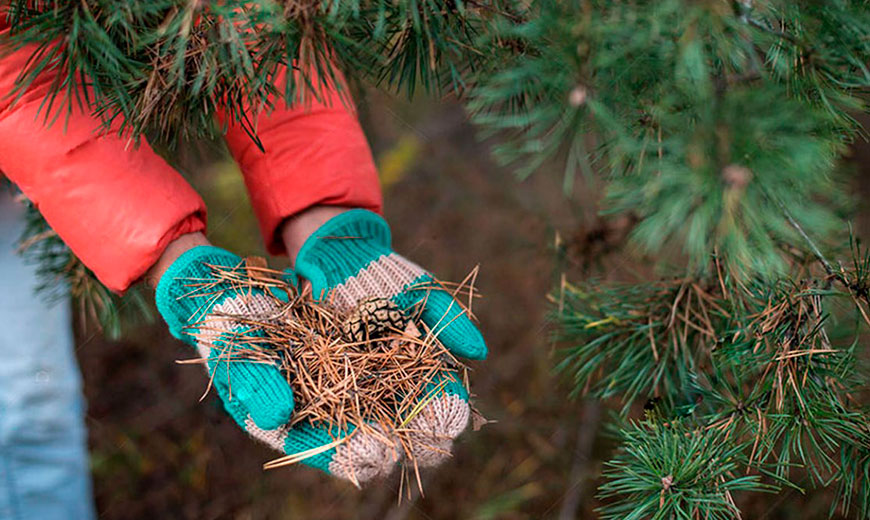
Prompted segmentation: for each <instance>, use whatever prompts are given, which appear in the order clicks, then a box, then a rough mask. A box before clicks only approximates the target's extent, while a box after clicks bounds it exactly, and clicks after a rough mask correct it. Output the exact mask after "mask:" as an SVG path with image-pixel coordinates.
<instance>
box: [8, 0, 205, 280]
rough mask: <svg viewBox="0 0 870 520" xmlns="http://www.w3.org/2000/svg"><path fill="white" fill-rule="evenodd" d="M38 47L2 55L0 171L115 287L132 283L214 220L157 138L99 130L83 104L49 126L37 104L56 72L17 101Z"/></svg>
mask: <svg viewBox="0 0 870 520" xmlns="http://www.w3.org/2000/svg"><path fill="white" fill-rule="evenodd" d="M2 14H3V13H0V16H2ZM2 23H3V22H0V39H2V38H3V37H5V33H6V30H4V28H3V27H2ZM29 55H30V50H29V49H24V50H22V51H20V52H17V53H14V54H11V55H8V56H5V57H3V58H2V59H0V170H2V171H3V173H5V174H6V175H7V176H8V177H9V178H10V179H11V180H12V181H13V182H15V183H16V184H17V185H18V187H19V188H20V189H21V191H23V192H24V194H25V195H27V197H28V198H29V199H30V200H31V201H33V203H34V204H36V206H37V207H38V208H39V210H40V212H41V213H42V215H43V216H44V217H45V219H46V220H47V221H48V223H49V224H50V225H51V227H52V228H53V229H54V230H55V231H56V232H57V233H58V235H59V236H60V237H61V238H62V239H63V240H64V242H66V244H67V245H68V246H69V247H70V248H71V249H72V251H73V252H74V253H75V254H76V255H77V256H78V257H79V258H80V259H81V260H82V262H84V264H85V265H87V266H88V267H89V268H90V269H91V270H93V271H94V273H95V274H96V275H97V277H98V278H99V279H100V280H101V281H102V282H103V283H104V284H105V285H106V286H107V287H109V288H110V289H112V290H114V291H123V290H125V289H127V288H128V287H129V286H130V285H131V284H133V283H134V282H135V281H136V280H138V279H139V278H141V277H142V276H143V275H144V274H145V272H146V271H147V270H148V269H149V268H150V267H151V266H152V265H153V264H154V262H155V261H156V260H157V258H159V256H160V255H161V254H162V252H163V250H164V249H165V247H166V245H167V244H169V242H171V241H172V240H174V239H175V238H177V237H178V236H180V235H183V234H185V233H190V232H194V231H202V230H203V229H205V205H204V204H203V202H202V199H200V197H199V195H197V194H196V192H195V191H194V190H193V188H191V187H190V185H189V184H188V183H187V182H186V181H185V180H184V178H183V177H181V175H180V174H178V172H176V171H175V170H173V169H172V168H171V167H170V166H169V165H168V164H167V163H166V162H164V161H163V159H161V158H160V157H159V156H158V155H157V154H155V153H154V151H153V150H152V149H151V148H150V147H148V146H147V145H146V144H144V143H143V144H142V145H141V146H140V147H139V148H134V147H133V146H132V145H131V144H130V143H129V142H127V141H126V140H124V139H121V138H119V137H117V136H116V135H115V134H110V135H107V134H102V133H99V132H97V128H98V125H99V123H98V122H97V121H96V120H95V119H94V118H93V117H92V116H90V115H89V114H87V113H83V112H82V111H81V110H79V109H78V108H76V109H74V110H73V111H72V113H71V114H70V116H69V118H68V119H66V121H65V120H64V114H62V115H61V116H60V118H58V120H57V122H55V123H54V124H53V125H51V126H46V125H45V124H44V114H42V113H40V114H39V115H38V114H37V112H38V109H39V106H40V103H42V101H43V99H44V97H45V94H46V92H47V90H48V85H49V81H50V80H51V78H49V77H41V78H39V79H37V80H36V81H35V82H34V83H33V84H32V85H31V87H30V88H29V89H28V91H27V92H26V93H25V94H24V96H22V97H21V98H20V99H18V101H17V102H16V103H15V104H12V103H11V102H12V98H11V97H10V96H9V95H8V94H9V92H11V90H12V88H13V84H14V81H15V78H16V76H17V75H18V74H19V72H20V71H21V70H22V68H23V66H24V63H25V62H26V60H27V58H28V57H29ZM65 123H66V124H65Z"/></svg>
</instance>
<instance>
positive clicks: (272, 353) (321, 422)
mask: <svg viewBox="0 0 870 520" xmlns="http://www.w3.org/2000/svg"><path fill="white" fill-rule="evenodd" d="M209 267H210V269H211V271H212V277H210V278H208V279H196V280H185V281H184V283H185V285H186V286H187V287H188V288H189V291H188V292H187V293H186V295H185V297H197V298H201V299H204V300H207V301H217V300H218V299H220V298H221V295H222V294H224V293H225V292H226V291H232V292H234V293H240V294H245V293H247V294H253V293H261V294H265V295H266V297H267V298H268V299H269V300H270V303H271V304H272V305H270V307H273V308H274V311H271V312H270V313H269V314H268V315H260V316H235V315H233V316H230V315H217V314H210V315H208V317H206V318H203V317H200V318H198V319H197V317H196V316H194V318H192V321H195V322H196V323H195V324H194V325H192V326H193V327H195V328H196V329H197V330H199V331H200V332H199V333H198V336H199V338H200V339H204V340H208V341H209V342H211V344H212V346H213V348H217V349H218V351H219V360H220V362H235V361H249V362H250V361H253V362H259V363H266V364H273V365H275V366H278V367H279V368H280V370H281V373H282V374H283V375H284V376H285V377H286V378H287V381H288V383H289V384H290V386H291V388H292V389H293V394H294V400H295V410H294V413H293V417H292V419H291V422H290V426H291V427H292V426H294V425H298V424H300V423H304V422H307V423H310V424H312V425H314V426H317V427H320V428H325V429H326V430H328V431H341V432H347V431H348V429H350V428H352V432H351V433H350V434H348V435H344V436H335V437H334V438H333V442H332V443H329V444H327V445H325V446H323V447H321V448H315V449H312V450H308V451H305V452H301V453H294V454H290V455H287V456H285V457H281V458H278V459H275V460H273V461H270V462H268V463H266V464H265V465H264V468H265V469H273V468H279V467H282V466H286V465H290V464H295V463H297V462H301V461H303V460H305V459H306V458H308V457H312V456H315V455H317V454H319V453H322V452H324V451H328V450H329V449H331V448H334V447H337V446H339V445H340V444H342V443H344V442H347V441H348V440H350V439H351V438H352V437H353V436H354V435H356V434H359V433H362V432H365V433H368V434H370V435H373V436H375V437H376V438H377V439H380V440H381V441H382V442H383V443H384V444H385V445H387V446H388V447H389V448H390V449H393V450H396V453H397V454H399V453H401V454H403V455H404V456H403V457H401V460H402V474H403V478H402V482H403V484H404V481H405V476H410V475H411V474H413V475H415V476H416V480H417V485H418V487H419V488H421V489H420V491H421V492H422V484H421V483H420V476H419V467H418V465H417V461H416V459H415V455H414V450H413V449H412V446H413V444H414V443H416V444H417V445H418V446H419V443H420V442H421V441H420V435H416V436H415V435H414V434H415V433H418V432H414V431H413V430H412V429H411V428H409V423H410V422H411V420H412V419H413V418H414V417H415V416H416V415H417V414H419V413H420V412H421V410H422V409H423V408H424V406H425V405H426V403H427V402H429V401H430V400H431V399H434V398H435V397H438V396H439V395H440V394H441V392H442V390H443V389H444V386H445V384H446V383H447V380H448V379H453V380H455V381H460V382H462V383H463V384H464V385H465V387H466V389H468V368H467V367H466V366H465V365H464V364H463V363H462V362H460V361H459V360H458V359H457V358H456V357H454V356H453V355H452V354H451V353H450V352H449V351H448V350H447V349H446V348H445V347H444V345H443V344H442V343H441V342H440V341H439V340H438V337H437V335H436V334H434V333H433V331H432V330H431V329H429V328H428V327H427V326H426V325H425V324H424V323H423V322H422V321H421V319H420V315H421V312H422V309H423V308H424V307H425V304H426V298H423V299H422V301H421V302H420V303H419V304H418V305H417V306H415V307H414V308H412V309H410V310H409V312H407V313H406V314H405V315H403V317H402V318H401V319H400V320H397V319H396V318H395V317H396V315H397V314H396V312H394V311H398V309H397V308H396V307H395V306H394V305H393V304H391V303H390V302H389V301H387V300H367V301H365V302H362V303H361V304H360V306H359V307H357V308H356V309H352V310H351V311H349V312H340V311H339V310H338V309H337V308H336V307H335V305H333V303H332V301H331V300H329V299H327V300H325V301H315V299H314V298H313V297H312V294H311V290H310V287H309V286H308V285H307V284H305V286H303V288H302V289H301V290H300V289H298V288H297V287H296V286H295V285H293V284H292V283H289V282H288V281H286V280H285V279H284V278H283V277H282V274H283V273H282V272H280V271H275V270H272V269H269V268H268V267H266V264H265V260H263V259H261V258H251V257H249V258H247V259H246V260H245V261H243V262H242V263H241V264H240V265H238V266H236V267H233V268H224V267H220V266H209ZM476 275H477V268H475V269H474V270H473V271H472V272H471V273H470V274H469V275H468V276H467V277H466V278H465V280H463V281H462V282H461V283H459V284H454V283H447V282H441V281H435V282H432V283H430V284H429V285H428V286H426V287H422V286H421V287H413V288H412V289H415V290H421V291H426V294H427V297H428V294H429V291H431V290H434V289H443V290H447V291H448V292H450V293H452V294H453V295H454V297H455V300H456V302H455V304H456V305H459V306H461V308H462V312H463V313H466V314H467V315H469V316H471V317H473V314H472V311H471V303H472V300H473V298H474V297H476V296H477V293H476V291H475V288H474V282H475V278H476ZM462 300H466V302H467V303H466V302H463V301H462ZM367 307H374V308H375V311H374V312H367ZM385 316H388V317H389V318H391V319H386V320H381V319H379V318H383V317H385ZM404 316H410V318H409V319H408V318H405V317H404ZM227 320H231V321H232V322H235V323H234V325H235V326H236V327H235V328H237V329H241V330H245V331H244V332H230V333H227V332H222V333H221V335H220V336H219V339H220V342H219V344H217V345H216V344H215V343H214V340H215V339H217V338H216V337H215V335H216V331H218V329H220V330H221V331H223V330H224V329H225V328H226V322H227ZM210 322H212V323H213V324H214V325H212V326H210ZM218 322H222V324H221V325H217V323H218ZM353 323H356V325H357V326H356V327H353V326H351V324H353ZM360 325H361V326H360ZM445 325H446V323H440V324H438V325H437V326H436V328H438V329H439V330H443V327H444V326H445ZM204 362H205V360H203V359H196V360H189V361H181V363H204ZM218 369H220V368H218ZM213 377H214V376H212V380H213ZM433 381H440V384H434V385H433V384H432V383H433ZM212 382H213V381H211V380H210V381H209V388H211V386H212ZM207 393H208V389H207V390H206V394H207ZM230 393H232V381H230ZM203 397H204V396H203ZM472 414H473V416H474V417H473V418H474V420H475V424H477V423H478V422H479V421H480V420H481V417H480V416H479V414H477V412H476V411H474V409H473V408H472ZM484 421H485V420H484ZM475 427H476V426H475ZM426 448H427V449H434V450H437V448H435V447H433V446H426ZM418 449H419V448H418ZM397 458H398V457H397ZM357 485H359V484H358V483H357Z"/></svg>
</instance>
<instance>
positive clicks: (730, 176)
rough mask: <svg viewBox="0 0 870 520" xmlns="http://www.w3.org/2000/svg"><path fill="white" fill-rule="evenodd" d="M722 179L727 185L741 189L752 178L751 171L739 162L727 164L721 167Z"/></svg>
mask: <svg viewBox="0 0 870 520" xmlns="http://www.w3.org/2000/svg"><path fill="white" fill-rule="evenodd" d="M722 180H723V181H725V184H727V185H728V186H730V187H732V188H735V189H738V190H742V189H743V188H745V187H746V185H747V184H749V181H751V180H752V171H751V170H750V169H749V168H746V167H745V166H740V165H739V164H729V165H728V166H726V167H725V168H723V169H722Z"/></svg>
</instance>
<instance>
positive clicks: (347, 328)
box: [341, 298, 407, 342]
mask: <svg viewBox="0 0 870 520" xmlns="http://www.w3.org/2000/svg"><path fill="white" fill-rule="evenodd" d="M406 326H407V320H406V319H405V316H404V315H403V314H402V311H401V310H400V309H399V307H398V306H397V305H396V304H395V303H393V302H392V301H390V300H387V299H385V298H374V299H370V300H364V301H362V302H360V304H359V305H357V307H356V308H355V309H354V310H353V311H351V313H350V314H349V315H348V316H347V319H345V321H344V322H343V323H342V325H341V328H342V332H343V333H344V336H345V337H346V338H347V339H348V340H350V341H355V342H356V341H360V342H361V341H371V340H374V339H378V338H382V337H385V336H389V335H390V334H395V333H400V332H401V331H403V330H405V327H406Z"/></svg>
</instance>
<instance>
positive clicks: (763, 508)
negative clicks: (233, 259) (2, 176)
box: [77, 90, 870, 520]
mask: <svg viewBox="0 0 870 520" xmlns="http://www.w3.org/2000/svg"><path fill="white" fill-rule="evenodd" d="M357 102H358V105H359V109H360V113H361V120H362V122H363V125H364V127H365V129H366V133H367V135H368V137H369V140H370V142H371V144H372V147H373V150H374V153H375V157H376V159H377V162H378V164H379V167H380V172H381V180H382V183H383V187H384V193H385V199H386V209H385V212H386V217H387V220H388V221H390V222H391V224H392V226H393V232H394V241H395V248H396V250H397V251H400V252H401V253H402V254H404V255H406V256H408V257H409V258H411V259H412V260H415V261H417V262H419V263H421V264H424V265H425V266H426V267H427V268H429V269H431V270H432V271H433V272H435V273H436V274H437V275H439V276H440V277H441V278H443V279H447V280H457V281H458V280H461V279H462V278H464V277H465V275H466V274H467V273H468V272H469V271H470V270H471V269H472V268H474V266H475V265H476V264H478V263H479V264H480V276H479V278H478V284H477V285H478V288H479V289H480V291H481V293H482V294H483V295H484V298H482V299H480V300H478V301H477V302H476V307H475V312H476V314H477V316H478V318H479V319H480V322H481V328H482V330H483V331H484V334H485V337H486V338H487V342H488V344H489V348H490V358H489V359H488V360H487V361H486V362H485V363H477V364H475V365H474V366H473V369H474V371H473V373H472V379H471V383H472V391H473V393H474V394H476V406H477V407H478V409H479V410H480V411H481V412H482V413H483V414H484V415H485V416H486V417H487V418H488V419H490V420H491V421H493V422H492V423H491V424H488V425H486V426H485V427H484V428H483V429H482V430H481V431H479V432H472V431H470V429H469V431H468V432H466V433H465V434H464V435H463V436H462V437H461V438H460V440H459V442H458V443H457V445H456V448H455V454H454V458H453V459H452V460H451V461H449V462H448V463H447V464H445V465H444V466H443V467H441V468H439V469H437V470H435V471H430V472H429V473H426V474H424V475H423V486H424V491H425V493H426V496H425V497H420V496H418V495H417V494H416V493H415V494H414V495H413V497H412V498H411V499H408V498H407V497H405V498H404V499H403V500H402V501H401V502H399V501H398V489H399V476H398V474H396V475H394V476H393V477H392V478H390V479H388V480H386V481H382V482H378V483H375V484H373V485H370V486H369V487H367V488H365V489H363V490H362V491H359V490H357V489H355V488H353V487H352V486H350V485H348V484H347V483H345V482H340V481H338V480H335V479H332V478H329V477H327V476H325V475H322V474H321V473H319V472H317V471H315V470H311V469H308V468H305V467H290V468H283V469H280V470H273V471H269V472H264V471H263V470H262V464H263V463H264V462H266V461H268V460H271V459H272V458H275V457H276V456H277V455H276V454H274V453H272V452H270V451H269V450H268V449H266V448H264V447H261V446H259V445H257V444H255V443H254V442H252V441H251V440H250V439H249V438H248V437H247V436H246V435H244V433H243V432H241V431H240V430H239V429H238V428H237V427H236V426H235V425H234V424H233V423H232V421H231V419H230V418H229V417H228V416H226V415H225V414H224V413H223V412H222V410H221V409H220V404H219V401H218V400H217V399H214V398H213V397H212V396H209V397H208V398H207V399H206V400H205V401H204V402H202V403H201V402H199V397H200V396H201V394H202V392H203V390H204V389H205V387H206V384H207V379H206V375H205V373H204V372H203V371H202V370H201V369H199V368H198V367H197V366H183V365H178V364H176V363H175V360H177V359H184V358H187V357H189V355H190V353H189V350H188V349H186V348H184V347H182V345H181V343H179V342H177V341H176V340H174V339H173V338H172V337H171V336H170V335H169V333H168V332H167V330H166V329H165V327H164V326H163V325H162V324H159V323H155V324H151V325H147V324H146V325H136V326H131V327H128V328H127V329H126V333H125V335H124V337H123V339H122V340H121V341H118V342H111V341H108V340H106V339H104V338H103V336H102V335H101V334H100V333H99V332H98V331H96V330H93V329H91V330H79V331H77V334H78V356H79V360H80V362H81V366H82V371H83V373H84V378H85V392H86V396H87V399H88V402H89V411H88V415H87V425H88V428H89V431H90V445H91V450H92V452H91V453H92V455H91V457H92V468H93V474H94V481H95V494H96V499H97V504H98V508H99V511H100V513H101V518H106V519H116V518H117V519H120V518H124V519H134V518H197V519H212V518H215V519H216V518H237V519H260V518H276V519H283V518H287V519H290V518H293V519H315V518H316V519H323V520H328V519H351V518H362V519H389V520H394V519H400V518H410V519H481V520H482V519H524V518H558V519H571V518H595V512H594V510H595V507H596V506H597V505H598V504H597V502H596V499H595V496H594V494H595V488H596V478H597V476H598V475H599V472H600V469H601V465H602V461H603V460H606V459H607V458H608V456H609V455H610V454H611V449H612V447H613V443H612V441H610V440H609V438H608V435H607V432H606V431H603V430H602V428H601V424H602V423H603V419H604V418H606V414H607V413H608V405H609V404H610V403H595V402H586V401H582V400H571V399H569V398H568V395H567V394H568V390H567V388H566V386H567V385H562V384H561V383H560V380H559V378H558V377H557V376H554V375H553V373H552V366H553V364H554V363H553V352H554V348H556V347H554V345H553V344H552V342H551V341H550V328H549V327H548V313H549V312H550V310H551V308H552V307H551V305H552V304H551V303H550V302H549V301H548V294H549V293H550V292H551V291H552V290H553V288H554V287H558V284H559V280H560V278H561V275H562V273H568V274H569V279H574V280H578V279H582V278H588V277H596V278H603V279H613V278H622V279H627V280H631V279H633V277H634V276H636V275H637V273H638V272H642V271H645V267H644V266H645V265H646V262H644V259H643V258H642V257H639V256H638V255H636V254H634V253H633V252H632V251H630V250H627V249H626V248H624V247H623V238H624V237H625V235H626V233H627V231H628V230H629V228H630V227H631V225H632V221H631V220H630V219H629V218H626V217H622V218H620V219H617V220H602V219H600V218H599V217H598V216H597V209H598V202H597V201H598V192H599V190H598V187H597V186H595V185H594V184H590V183H589V182H578V183H577V184H576V185H575V187H574V192H573V193H572V194H570V196H566V195H565V194H564V193H563V191H562V180H561V175H559V174H553V175H548V174H546V172H543V174H539V175H534V176H532V177H531V178H530V179H528V180H526V181H524V182H522V183H520V182H518V181H516V180H515V178H514V177H513V176H512V174H511V172H510V171H508V170H505V169H504V168H501V167H499V166H497V165H496V164H495V163H494V162H493V161H492V160H491V159H490V157H489V148H488V144H489V143H481V142H479V141H478V140H477V139H476V136H475V130H474V128H473V127H472V126H470V125H469V124H468V122H467V116H466V114H465V113H464V112H463V110H462V108H461V107H460V106H459V105H457V104H455V103H453V102H451V101H449V100H445V101H440V102H439V101H435V100H431V99H417V100H414V101H411V102H404V101H398V100H396V99H394V98H392V97H389V96H388V95H387V94H384V93H382V92H379V91H375V90H372V91H367V92H365V93H363V95H361V96H358V99H357ZM860 146H861V148H859V149H856V150H855V151H854V153H853V154H852V158H851V160H852V161H853V162H854V163H855V167H856V168H861V167H862V166H864V167H865V168H867V167H866V166H865V165H866V164H870V149H868V148H867V145H866V144H865V143H862V144H861V145H860ZM180 153H181V157H180V158H179V161H180V162H181V163H182V164H183V166H184V168H183V169H184V170H186V173H188V175H189V178H190V179H191V182H192V183H193V184H194V185H195V186H196V187H197V189H198V190H199V191H200V192H201V193H202V194H203V196H204V197H205V198H206V201H207V203H208V205H209V210H210V215H209V235H210V236H209V238H210V239H211V240H212V242H214V243H215V244H216V245H219V246H222V247H226V248H227V249H230V250H233V251H237V252H238V253H240V254H259V255H263V254H264V251H263V248H262V245H261V242H260V238H259V234H258V232H257V227H256V222H255V220H254V217H253V214H252V213H251V210H250V208H249V205H248V202H247V195H246V193H245V189H244V184H243V182H242V178H241V176H240V175H239V173H238V171H237V169H236V167H235V165H234V164H232V163H231V162H229V161H227V160H226V159H225V158H224V156H223V155H222V153H221V148H220V146H219V145H214V144H205V145H201V146H196V147H189V148H185V149H183V150H181V152H180ZM545 169H546V168H545ZM867 173H868V172H864V174H863V175H861V176H859V178H864V177H866V176H867ZM863 185H868V186H870V184H868V183H867V182H863V183H862V186H856V189H857V190H861V193H862V194H864V196H863V197H861V199H862V200H867V197H866V191H867V187H866V186H863ZM861 213H862V214H864V215H865V216H864V217H863V218H862V217H861V216H860V215H859V218H858V219H857V220H856V231H857V233H858V234H859V235H862V234H864V235H866V233H863V230H865V229H866V227H867V226H866V225H862V224H866V223H868V220H867V217H866V214H867V212H866V209H864V208H862V210H861ZM271 262H272V264H273V265H274V266H283V265H285V264H286V260H285V259H272V260H271ZM636 415H637V416H640V415H642V412H641V411H640V410H637V411H636ZM737 498H738V505H739V506H740V507H741V509H742V510H743V511H744V512H745V513H746V517H747V518H754V519H766V520H773V519H786V518H788V519H791V518H804V519H811V518H827V517H828V511H829V504H830V502H829V500H830V497H825V496H823V495H822V494H816V495H813V496H812V497H803V496H802V495H801V494H800V493H799V492H797V491H788V490H787V491H784V492H782V493H781V494H780V495H778V496H774V497H771V496H765V495H761V496H757V497H753V498H752V500H753V501H756V502H757V503H746V502H745V501H743V502H741V501H740V497H739V496H738V497H737Z"/></svg>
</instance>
